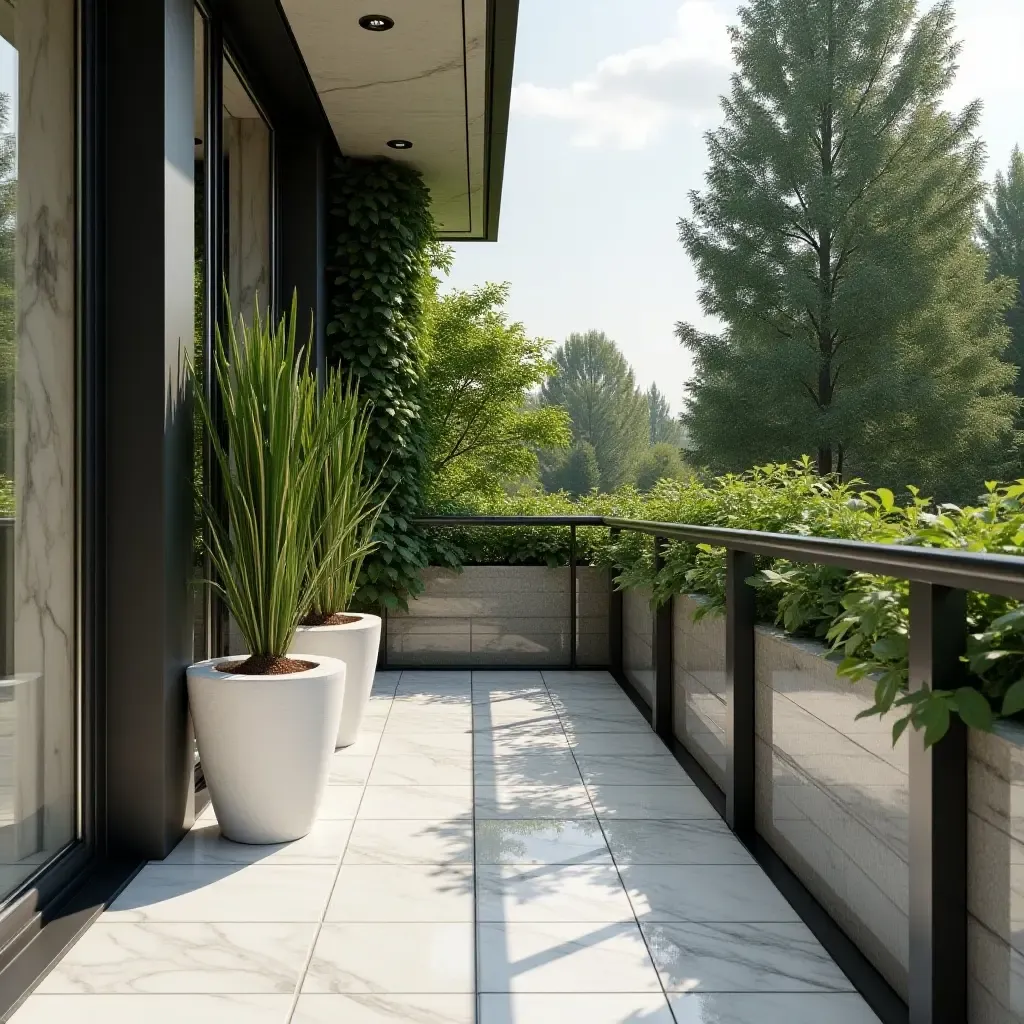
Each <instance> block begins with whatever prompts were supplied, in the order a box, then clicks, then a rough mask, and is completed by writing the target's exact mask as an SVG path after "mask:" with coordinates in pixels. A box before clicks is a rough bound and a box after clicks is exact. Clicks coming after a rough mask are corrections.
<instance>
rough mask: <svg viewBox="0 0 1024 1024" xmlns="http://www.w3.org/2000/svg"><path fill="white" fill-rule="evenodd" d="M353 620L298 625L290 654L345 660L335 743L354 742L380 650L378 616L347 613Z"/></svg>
mask: <svg viewBox="0 0 1024 1024" xmlns="http://www.w3.org/2000/svg"><path fill="white" fill-rule="evenodd" d="M345 614H346V615H352V616H353V617H354V618H355V619H356V621H355V622H346V623H344V624H342V625H340V626H299V628H298V630H297V631H296V633H295V642H294V643H293V644H292V649H291V651H290V652H289V655H290V656H291V657H293V658H299V657H301V656H302V655H304V654H310V655H312V654H317V655H325V656H326V657H328V658H337V659H338V660H339V661H343V662H345V665H346V666H347V668H348V671H347V673H346V675H345V703H344V706H343V707H342V710H341V718H340V720H339V722H338V736H337V746H339V747H347V746H349V745H350V744H352V743H355V741H356V736H358V735H359V726H360V725H362V722H363V715H364V714H366V705H367V704H368V703H369V700H370V689H371V687H372V686H373V674H374V672H376V670H377V654H378V652H379V651H380V616H379V615H361V614H359V613H358V612H346V613H345Z"/></svg>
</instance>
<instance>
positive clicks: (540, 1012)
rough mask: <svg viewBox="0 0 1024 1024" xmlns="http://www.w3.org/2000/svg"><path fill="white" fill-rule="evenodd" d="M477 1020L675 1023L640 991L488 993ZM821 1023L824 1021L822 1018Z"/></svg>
mask: <svg viewBox="0 0 1024 1024" xmlns="http://www.w3.org/2000/svg"><path fill="white" fill-rule="evenodd" d="M478 1024H675V1022H674V1020H673V1017H672V1011H671V1010H670V1009H669V1008H668V1003H667V1002H666V1001H665V997H664V996H663V995H661V994H660V993H659V994H654V993H650V994H646V993H642V992H634V993H622V992H602V993H600V994H599V995H592V994H581V993H566V992H554V993H537V992H516V993H512V994H509V993H504V992H502V993H491V994H488V995H482V996H480V1016H479V1022H478ZM822 1024H824V1021H822Z"/></svg>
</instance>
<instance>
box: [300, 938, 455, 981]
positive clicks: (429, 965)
mask: <svg viewBox="0 0 1024 1024" xmlns="http://www.w3.org/2000/svg"><path fill="white" fill-rule="evenodd" d="M302 991H303V992H304V993H306V992H345V993H357V992H366V993H378V992H389V993H395V994H406V993H432V992H443V993H450V994H457V993H472V992H473V926H472V925H471V924H442V923H432V924H324V926H323V927H322V928H321V930H320V935H319V937H318V938H317V942H316V945H315V946H314V948H313V956H312V959H311V960H310V964H309V969H308V970H307V972H306V977H305V980H304V982H303V985H302Z"/></svg>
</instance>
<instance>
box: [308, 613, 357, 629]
mask: <svg viewBox="0 0 1024 1024" xmlns="http://www.w3.org/2000/svg"><path fill="white" fill-rule="evenodd" d="M358 621H359V616H358V615H346V614H345V613H344V612H331V613H330V614H329V615H325V614H323V613H322V612H310V613H309V615H307V616H306V617H305V618H304V619H303V620H302V622H301V623H300V625H302V626H347V625H348V624H349V623H350V622H358Z"/></svg>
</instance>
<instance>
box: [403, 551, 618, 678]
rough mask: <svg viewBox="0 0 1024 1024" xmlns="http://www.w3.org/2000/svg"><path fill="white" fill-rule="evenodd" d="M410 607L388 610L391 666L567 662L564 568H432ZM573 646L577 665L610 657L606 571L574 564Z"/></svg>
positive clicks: (603, 661)
mask: <svg viewBox="0 0 1024 1024" xmlns="http://www.w3.org/2000/svg"><path fill="white" fill-rule="evenodd" d="M423 581H424V590H423V593H421V594H420V595H419V596H418V597H416V598H415V599H414V600H412V601H410V602H409V610H408V611H407V612H393V613H390V614H389V615H388V629H387V636H388V660H389V663H391V664H395V665H401V664H436V665H474V664H476V665H482V664H488V665H489V664H524V665H525V664H538V665H559V664H568V663H569V656H570V637H569V626H570V622H569V570H568V569H567V568H554V569H552V568H548V567H546V566H467V567H466V568H465V569H464V570H463V571H462V572H461V573H459V572H454V571H452V570H449V569H439V568H431V569H427V570H425V571H424V574H423ZM576 588H577V589H576V611H577V620H576V649H577V663H578V664H579V665H581V666H587V665H605V664H607V662H608V594H609V582H608V574H607V573H606V572H605V571H603V570H599V569H594V568H592V567H590V566H579V567H578V568H577V577H576Z"/></svg>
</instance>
